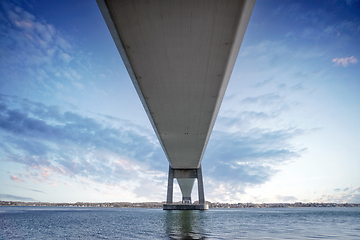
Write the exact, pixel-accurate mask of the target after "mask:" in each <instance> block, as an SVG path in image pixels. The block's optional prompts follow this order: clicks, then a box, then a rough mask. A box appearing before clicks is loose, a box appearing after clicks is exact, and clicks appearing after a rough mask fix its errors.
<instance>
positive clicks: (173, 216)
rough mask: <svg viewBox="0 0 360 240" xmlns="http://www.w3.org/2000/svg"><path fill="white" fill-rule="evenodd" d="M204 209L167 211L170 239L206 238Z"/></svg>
mask: <svg viewBox="0 0 360 240" xmlns="http://www.w3.org/2000/svg"><path fill="white" fill-rule="evenodd" d="M205 219H206V213H205V212H204V211H189V210H188V211H186V210H185V211H179V210H175V211H166V217H165V227H166V233H167V235H168V236H169V238H170V239H205V238H206V234H205V233H204V222H205Z"/></svg>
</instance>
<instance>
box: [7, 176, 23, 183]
mask: <svg viewBox="0 0 360 240" xmlns="http://www.w3.org/2000/svg"><path fill="white" fill-rule="evenodd" d="M10 179H11V180H13V181H14V182H26V181H25V180H24V179H21V178H18V177H17V176H14V175H11V176H10Z"/></svg>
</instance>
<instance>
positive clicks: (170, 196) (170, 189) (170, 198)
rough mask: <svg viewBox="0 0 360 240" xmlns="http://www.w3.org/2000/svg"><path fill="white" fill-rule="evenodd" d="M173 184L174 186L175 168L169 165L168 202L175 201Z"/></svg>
mask: <svg viewBox="0 0 360 240" xmlns="http://www.w3.org/2000/svg"><path fill="white" fill-rule="evenodd" d="M173 186H174V169H173V168H172V167H171V166H170V165H169V177H168V189H167V197H166V203H167V204H171V203H172V202H173Z"/></svg>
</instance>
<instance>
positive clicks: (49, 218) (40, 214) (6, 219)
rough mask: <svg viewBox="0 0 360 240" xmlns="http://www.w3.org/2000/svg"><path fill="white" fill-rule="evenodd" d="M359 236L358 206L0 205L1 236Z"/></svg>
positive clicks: (163, 237)
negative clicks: (182, 208)
mask: <svg viewBox="0 0 360 240" xmlns="http://www.w3.org/2000/svg"><path fill="white" fill-rule="evenodd" d="M318 238H320V239H360V208H358V207H355V208H262V209H210V210H208V211H164V210H162V209H139V208H75V207H0V239H318Z"/></svg>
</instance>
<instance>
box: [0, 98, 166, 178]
mask: <svg viewBox="0 0 360 240" xmlns="http://www.w3.org/2000/svg"><path fill="white" fill-rule="evenodd" d="M0 105H1V108H0V133H1V135H0V138H1V139H3V141H2V142H3V145H1V146H0V147H1V150H0V151H1V152H2V156H3V160H4V161H12V162H16V163H19V164H22V165H23V166H26V167H27V168H28V169H29V172H28V174H27V175H26V178H28V179H30V180H32V181H35V182H48V183H49V184H54V177H55V176H56V175H62V176H67V177H75V178H86V179H91V180H92V181H95V182H98V183H104V184H115V185H117V184H119V182H121V181H130V180H131V181H132V180H134V181H138V180H139V179H141V178H142V177H145V176H144V175H146V177H147V178H148V177H150V178H151V177H153V178H154V179H158V176H157V175H158V174H155V175H154V174H153V173H154V171H155V172H156V171H158V172H160V173H163V174H160V176H161V179H162V180H165V178H166V177H165V176H166V174H165V173H166V169H167V160H166V158H165V156H164V154H163V153H162V149H161V147H160V145H159V144H158V142H157V141H155V140H154V139H153V138H154V136H151V135H147V132H148V131H143V130H142V127H140V126H137V125H135V124H131V125H126V123H127V121H124V122H121V119H117V127H114V126H111V125H107V124H106V122H107V121H109V118H106V119H105V120H106V121H104V119H102V120H101V119H96V118H90V117H85V116H81V115H79V114H76V113H73V112H68V111H67V112H62V111H61V110H60V108H59V107H56V106H46V105H44V104H41V103H36V102H31V101H30V100H27V99H20V98H17V97H11V96H6V95H0ZM5 139H6V141H5ZM12 180H14V181H17V182H19V181H23V179H20V178H18V177H16V176H12ZM149 181H151V179H150V180H149Z"/></svg>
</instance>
